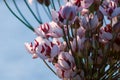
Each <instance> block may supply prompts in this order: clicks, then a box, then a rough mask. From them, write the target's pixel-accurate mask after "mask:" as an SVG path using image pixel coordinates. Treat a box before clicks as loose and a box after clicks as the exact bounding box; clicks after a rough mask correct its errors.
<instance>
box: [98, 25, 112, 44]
mask: <svg viewBox="0 0 120 80" xmlns="http://www.w3.org/2000/svg"><path fill="white" fill-rule="evenodd" d="M99 37H100V42H102V43H104V44H105V43H107V42H109V41H110V40H111V39H112V38H113V35H112V28H111V26H110V25H107V26H106V27H101V29H100V34H99Z"/></svg>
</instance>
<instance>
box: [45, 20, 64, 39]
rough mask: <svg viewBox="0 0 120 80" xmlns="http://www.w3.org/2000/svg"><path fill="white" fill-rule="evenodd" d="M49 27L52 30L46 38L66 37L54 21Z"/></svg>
mask: <svg viewBox="0 0 120 80" xmlns="http://www.w3.org/2000/svg"><path fill="white" fill-rule="evenodd" d="M49 25H50V27H51V30H50V31H49V32H48V33H47V34H46V36H48V37H53V38H60V37H63V36H64V34H63V30H62V28H61V27H60V26H59V25H58V24H57V23H55V22H54V21H52V22H50V23H49Z"/></svg>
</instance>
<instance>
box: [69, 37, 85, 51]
mask: <svg viewBox="0 0 120 80" xmlns="http://www.w3.org/2000/svg"><path fill="white" fill-rule="evenodd" d="M85 40H86V39H85V37H82V38H80V37H79V36H77V44H76V38H74V39H73V42H72V43H71V45H72V50H73V51H74V52H75V51H78V50H82V49H83V48H84V42H85Z"/></svg>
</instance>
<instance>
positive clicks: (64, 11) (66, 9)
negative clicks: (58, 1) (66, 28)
mask: <svg viewBox="0 0 120 80" xmlns="http://www.w3.org/2000/svg"><path fill="white" fill-rule="evenodd" d="M76 15H77V7H76V6H73V5H72V4H71V3H70V2H68V3H67V4H66V5H65V6H61V8H60V10H59V11H58V12H56V11H52V19H53V21H55V22H62V23H64V24H66V23H67V20H69V21H73V20H74V18H75V16H76Z"/></svg>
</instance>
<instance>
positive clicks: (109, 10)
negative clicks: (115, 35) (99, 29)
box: [99, 0, 120, 18]
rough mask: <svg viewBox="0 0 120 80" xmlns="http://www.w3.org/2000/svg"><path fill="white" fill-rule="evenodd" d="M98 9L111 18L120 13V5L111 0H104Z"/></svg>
mask: <svg viewBox="0 0 120 80" xmlns="http://www.w3.org/2000/svg"><path fill="white" fill-rule="evenodd" d="M99 9H100V11H101V12H102V13H103V14H104V15H105V16H108V17H109V18H113V17H115V16H117V15H119V14H120V7H118V6H117V3H116V2H115V1H113V0H104V1H103V4H102V6H100V7H99Z"/></svg>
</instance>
